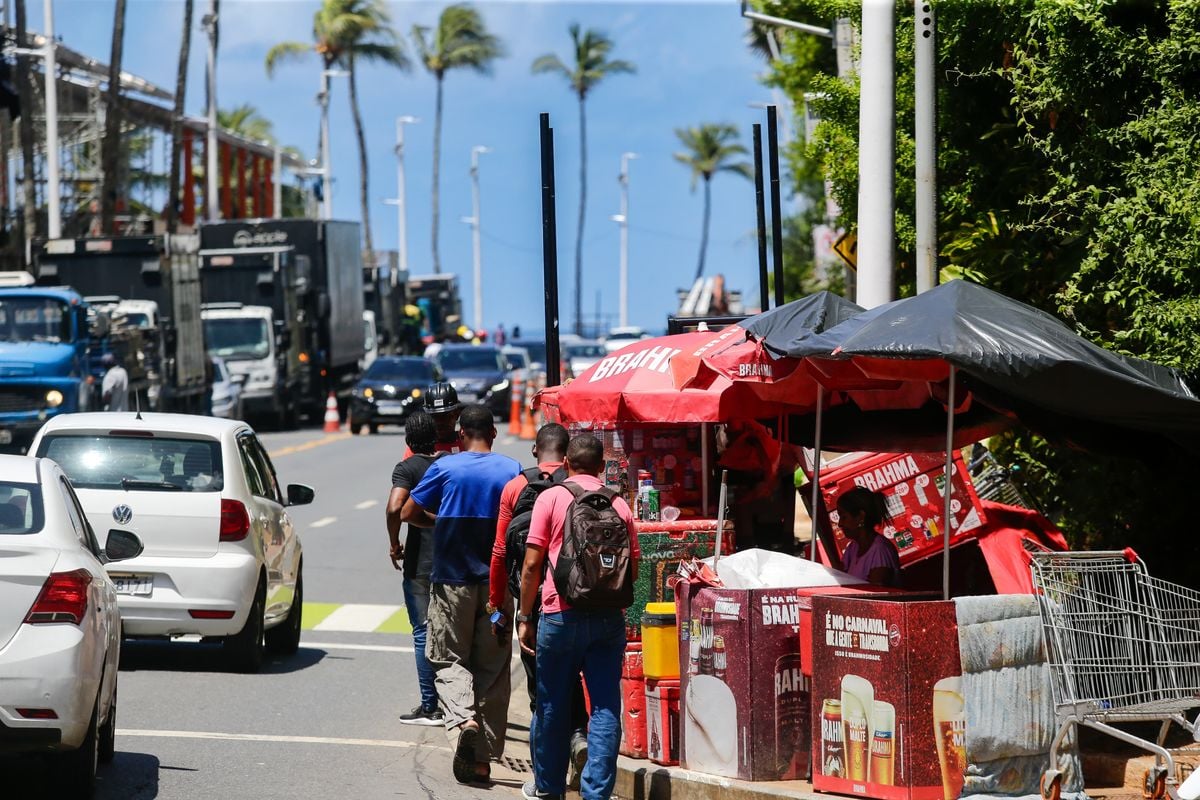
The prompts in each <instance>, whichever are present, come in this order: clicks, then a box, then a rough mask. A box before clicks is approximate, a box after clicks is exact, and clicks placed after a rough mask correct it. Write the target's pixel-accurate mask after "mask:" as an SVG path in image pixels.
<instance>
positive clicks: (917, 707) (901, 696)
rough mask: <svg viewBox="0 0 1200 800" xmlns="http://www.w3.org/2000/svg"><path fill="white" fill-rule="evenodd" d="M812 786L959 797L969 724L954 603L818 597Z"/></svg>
mask: <svg viewBox="0 0 1200 800" xmlns="http://www.w3.org/2000/svg"><path fill="white" fill-rule="evenodd" d="M812 605H813V711H812V742H813V751H814V754H815V763H814V764H813V788H814V789H817V790H818V791H827V792H836V793H838V794H847V795H860V796H865V797H872V798H880V800H955V798H957V797H958V796H959V794H960V793H961V791H962V785H963V774H962V773H963V769H964V767H965V762H966V755H965V746H964V745H965V742H964V733H965V719H964V717H963V701H962V691H961V685H960V681H961V678H960V673H961V668H960V666H959V657H958V626H957V624H956V622H955V614H954V604H953V603H949V602H942V601H934V602H919V601H917V602H913V601H909V602H906V601H903V600H900V599H882V598H879V597H875V598H869V599H868V598H853V597H845V596H842V597H821V596H818V597H814V598H813V603H812Z"/></svg>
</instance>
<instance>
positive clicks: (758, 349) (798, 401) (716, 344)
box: [671, 325, 816, 406]
mask: <svg viewBox="0 0 1200 800" xmlns="http://www.w3.org/2000/svg"><path fill="white" fill-rule="evenodd" d="M802 363H803V360H802V359H799V358H790V357H788V356H782V357H781V356H776V355H774V354H773V353H771V352H770V351H768V350H767V349H766V348H765V347H763V345H762V343H761V342H758V341H755V340H754V339H752V338H750V337H749V336H748V334H747V333H746V331H745V330H744V329H743V328H741V327H740V326H738V325H731V326H729V327H728V328H724V329H722V330H720V331H717V332H713V333H708V334H706V339H705V340H704V341H702V342H701V343H700V345H699V346H698V347H695V348H694V349H690V350H685V351H683V352H681V353H680V354H679V355H678V356H676V357H675V358H674V359H672V360H671V371H672V372H673V373H674V374H675V382H676V384H678V385H679V386H684V387H687V386H693V385H697V384H702V383H704V382H707V381H710V380H712V377H711V375H709V373H715V374H716V375H719V376H721V377H724V378H728V379H729V380H731V381H733V382H735V383H739V382H740V383H748V384H754V385H755V389H754V391H755V394H756V395H758V396H759V397H761V398H763V399H764V400H772V401H776V402H782V403H792V404H794V405H800V406H811V405H812V403H813V401H814V399H815V392H816V386H815V385H814V383H813V382H812V380H810V379H809V378H808V377H807V376H806V375H803V374H799V375H797V372H798V371H800V365H801V364H802ZM793 376H796V377H797V380H795V381H791V380H789V379H790V378H792V377H793Z"/></svg>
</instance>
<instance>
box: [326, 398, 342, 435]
mask: <svg viewBox="0 0 1200 800" xmlns="http://www.w3.org/2000/svg"><path fill="white" fill-rule="evenodd" d="M341 429H342V418H341V417H339V416H338V406H337V396H336V395H335V394H334V393H333V392H330V393H329V399H328V400H326V401H325V433H337V432H338V431H339V430H341Z"/></svg>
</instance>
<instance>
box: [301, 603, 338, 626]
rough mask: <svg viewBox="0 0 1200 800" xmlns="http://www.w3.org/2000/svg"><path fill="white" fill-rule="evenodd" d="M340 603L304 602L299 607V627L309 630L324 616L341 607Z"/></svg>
mask: <svg viewBox="0 0 1200 800" xmlns="http://www.w3.org/2000/svg"><path fill="white" fill-rule="evenodd" d="M341 605H342V604H341V603H305V604H304V606H303V607H302V608H301V609H300V628H301V629H302V630H306V631H311V630H312V629H313V628H315V627H317V625H318V624H320V623H321V621H322V620H324V619H325V618H326V617H328V616H329V615H330V614H332V613H333V612H334V611H337V610H338V609H339V608H341Z"/></svg>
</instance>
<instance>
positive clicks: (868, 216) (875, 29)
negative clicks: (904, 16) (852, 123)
mask: <svg viewBox="0 0 1200 800" xmlns="http://www.w3.org/2000/svg"><path fill="white" fill-rule="evenodd" d="M895 51H896V19H895V8H894V5H893V0H864V2H863V21H862V63H861V65H860V85H861V87H862V88H861V91H860V92H859V101H858V108H859V115H858V120H859V121H858V296H857V297H856V298H855V299H856V301H857V302H858V304H859V305H860V306H862V307H864V308H873V307H875V306H878V305H883V304H884V303H888V302H891V301H892V300H893V299H894V297H895V268H894V262H895V238H896V219H895V208H896V192H895V181H896V167H895V163H894V155H895V141H894V140H895V124H896V116H895V107H896V91H895V89H896V75H895Z"/></svg>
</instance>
